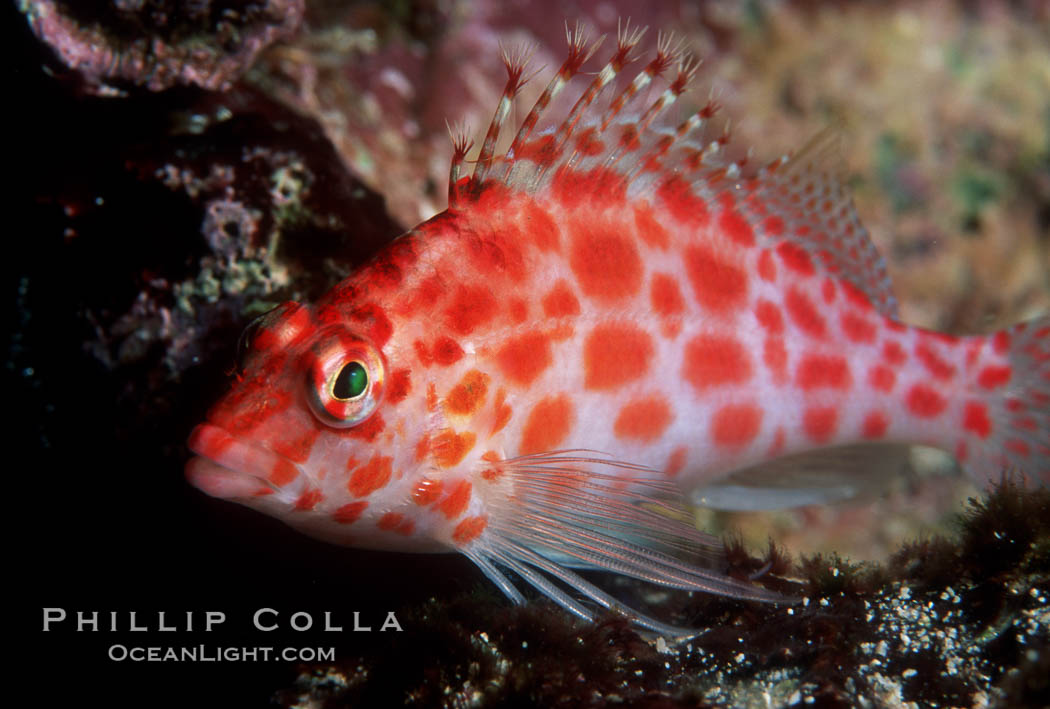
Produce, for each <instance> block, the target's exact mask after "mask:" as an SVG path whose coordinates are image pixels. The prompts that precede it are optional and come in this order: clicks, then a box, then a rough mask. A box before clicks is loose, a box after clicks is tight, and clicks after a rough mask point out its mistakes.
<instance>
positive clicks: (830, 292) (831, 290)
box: [820, 278, 836, 305]
mask: <svg viewBox="0 0 1050 709" xmlns="http://www.w3.org/2000/svg"><path fill="white" fill-rule="evenodd" d="M835 293H836V291H835V281H833V280H831V279H830V278H825V279H824V281H823V282H822V283H821V284H820V294H821V296H822V297H823V298H824V302H825V303H827V304H828V305H831V304H832V303H834V302H835Z"/></svg>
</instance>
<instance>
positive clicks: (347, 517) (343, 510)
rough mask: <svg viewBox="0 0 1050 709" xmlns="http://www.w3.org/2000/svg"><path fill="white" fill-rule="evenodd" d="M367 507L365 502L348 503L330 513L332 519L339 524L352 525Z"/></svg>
mask: <svg viewBox="0 0 1050 709" xmlns="http://www.w3.org/2000/svg"><path fill="white" fill-rule="evenodd" d="M367 507H368V503H367V502H350V503H348V504H345V505H343V506H342V507H340V508H338V509H337V510H335V511H334V512H332V519H334V520H335V521H336V522H338V523H339V524H353V523H354V522H356V521H357V520H358V518H360V517H361V514H362V513H363V512H364V511H365V508H367Z"/></svg>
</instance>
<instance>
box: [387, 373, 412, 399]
mask: <svg viewBox="0 0 1050 709" xmlns="http://www.w3.org/2000/svg"><path fill="white" fill-rule="evenodd" d="M411 389H412V382H411V371H410V370H408V369H395V370H394V371H393V372H392V373H391V374H390V383H389V384H388V385H387V390H386V400H387V401H389V402H390V403H391V404H396V403H397V402H399V401H401V400H403V399H404V398H405V397H406V396H408V392H409V391H411Z"/></svg>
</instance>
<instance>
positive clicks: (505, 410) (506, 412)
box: [492, 389, 513, 434]
mask: <svg viewBox="0 0 1050 709" xmlns="http://www.w3.org/2000/svg"><path fill="white" fill-rule="evenodd" d="M512 413H513V411H512V409H511V408H510V407H509V406H507V392H506V390H504V389H500V390H499V391H497V392H496V404H495V407H494V411H493V420H492V433H493V434H496V433H498V432H500V431H502V430H503V427H504V426H506V425H507V424H508V423H510V417H511V414H512Z"/></svg>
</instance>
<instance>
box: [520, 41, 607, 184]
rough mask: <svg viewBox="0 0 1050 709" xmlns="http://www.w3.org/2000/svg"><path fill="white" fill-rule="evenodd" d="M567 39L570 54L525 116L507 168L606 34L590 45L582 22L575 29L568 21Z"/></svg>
mask: <svg viewBox="0 0 1050 709" xmlns="http://www.w3.org/2000/svg"><path fill="white" fill-rule="evenodd" d="M565 39H566V41H567V42H568V44H569V56H568V57H567V58H566V59H565V62H564V63H563V64H562V65H561V68H560V69H559V70H558V73H557V74H555V75H554V78H553V79H551V80H550V83H548V84H547V88H546V89H544V91H543V93H542V94H541V95H540V97H539V98H538V99H536V103H535V104H533V107H532V110H531V111H529V115H527V116H525V120H523V121H522V123H521V128H519V129H518V134H517V135H516V136H515V137H514V141H513V142H512V143H511V145H510V148H509V149H508V150H507V170H509V169H510V166H511V164H512V163H513V159H514V155H515V154H516V152H517V151H518V150H519V149H520V147H521V146H522V145H524V144H525V141H526V140H528V138H529V136H530V135H531V134H532V131H533V129H534V128H535V127H536V124H537V123H538V122H539V119H540V116H541V115H542V114H543V112H544V111H545V110H546V109H547V107H548V106H549V105H550V103H551V101H553V100H554V97H555V96H557V95H558V94H559V93H560V92H561V90H562V89H564V88H565V86H566V85H567V84H568V83H569V81H571V80H572V78H573V77H574V76H576V75H577V74H579V73H580V68H581V67H582V66H583V64H584V62H586V61H587V60H588V59H590V58H591V55H593V54H594V53H595V52H596V51H597V50H598V47H600V46H601V45H602V42H604V41H605V36H604V35H603V36H601V37H598V39H596V40H595V41H594V42H591V43H590V46H588V42H587V36H586V34H585V33H584V31H583V30H582V29H581V27H580V23H579V22H577V23H576V28H575V29H569V25H568V23H566V24H565Z"/></svg>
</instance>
